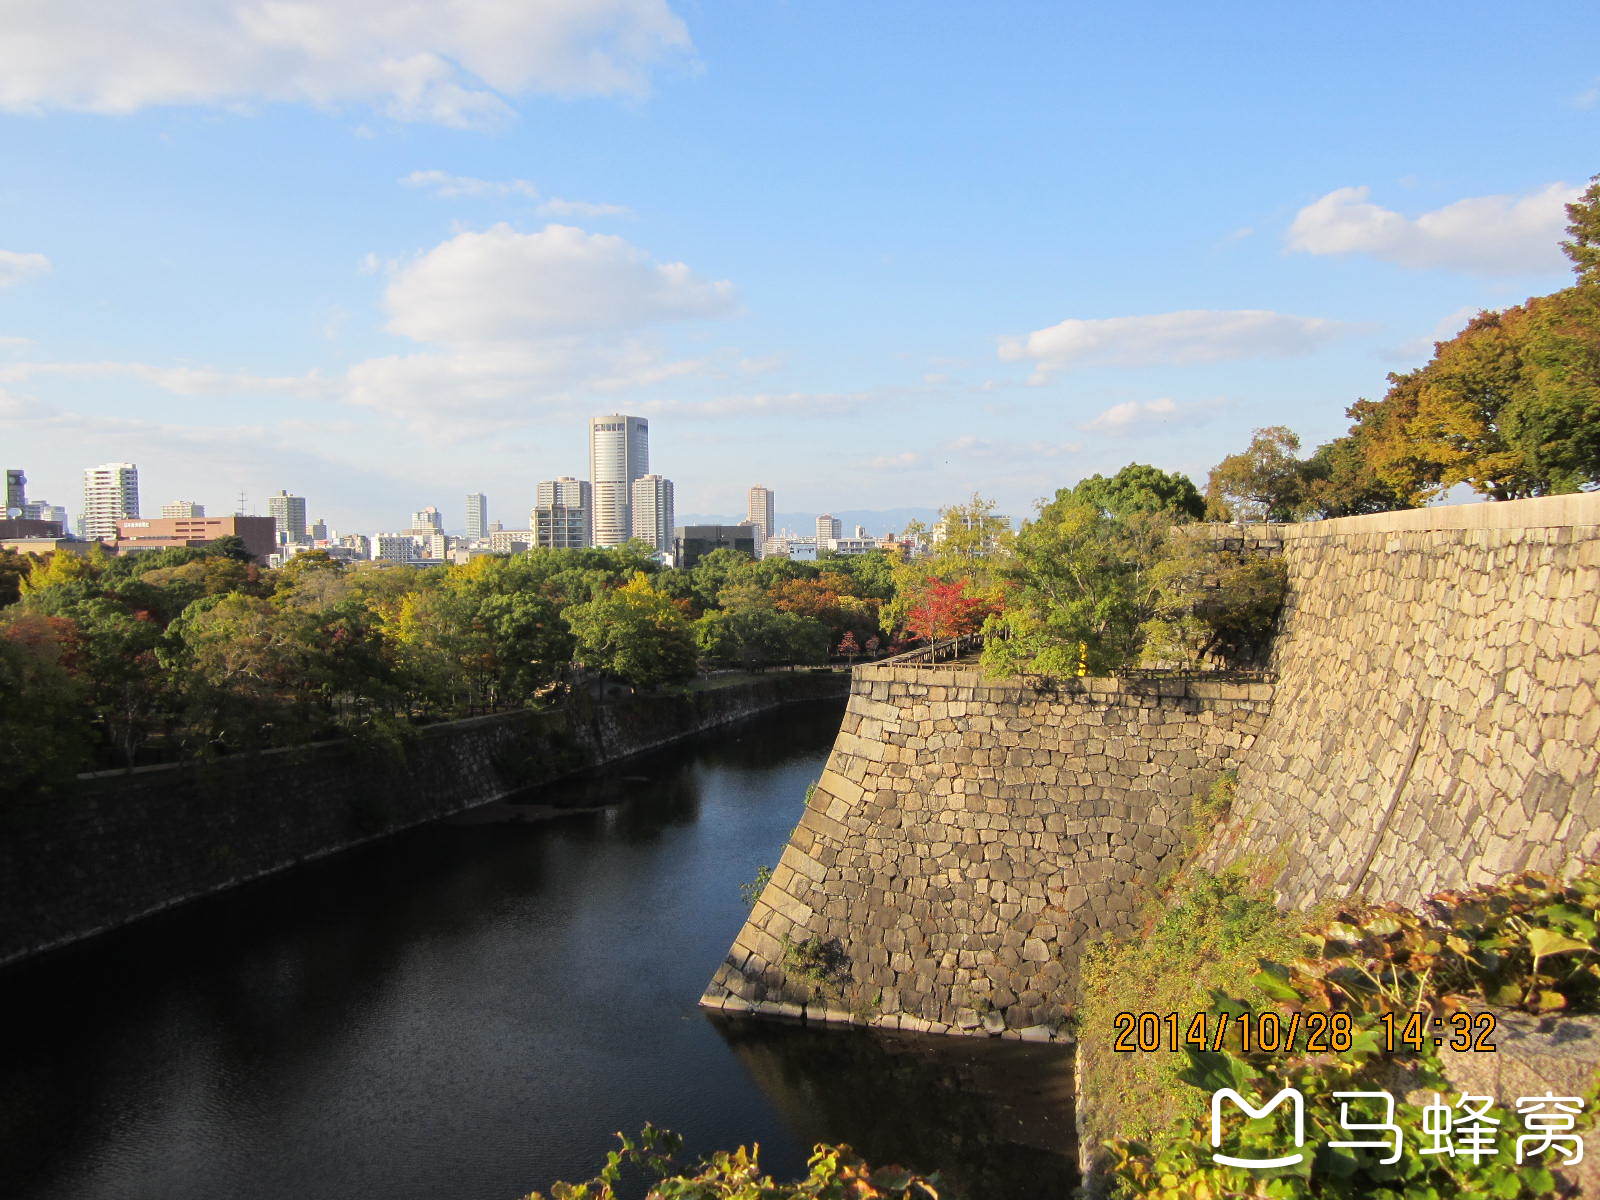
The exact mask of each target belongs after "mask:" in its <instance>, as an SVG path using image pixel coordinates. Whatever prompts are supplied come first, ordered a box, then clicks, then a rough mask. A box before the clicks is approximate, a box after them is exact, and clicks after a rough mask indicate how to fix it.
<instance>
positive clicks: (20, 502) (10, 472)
mask: <svg viewBox="0 0 1600 1200" xmlns="http://www.w3.org/2000/svg"><path fill="white" fill-rule="evenodd" d="M27 506H28V477H27V476H26V475H25V474H23V471H22V468H21V467H7V468H6V511H5V512H3V513H0V517H4V516H8V515H10V511H11V510H12V509H13V508H16V509H22V508H26V507H27Z"/></svg>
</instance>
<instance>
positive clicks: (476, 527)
mask: <svg viewBox="0 0 1600 1200" xmlns="http://www.w3.org/2000/svg"><path fill="white" fill-rule="evenodd" d="M488 536H489V497H487V496H485V495H484V494H483V493H482V492H468V493H467V540H468V541H471V542H477V541H481V540H483V539H484V538H486V537H488Z"/></svg>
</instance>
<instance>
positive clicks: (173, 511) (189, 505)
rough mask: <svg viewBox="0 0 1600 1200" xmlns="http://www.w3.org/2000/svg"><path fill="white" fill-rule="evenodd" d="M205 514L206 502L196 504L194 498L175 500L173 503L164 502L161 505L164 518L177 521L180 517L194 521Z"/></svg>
mask: <svg viewBox="0 0 1600 1200" xmlns="http://www.w3.org/2000/svg"><path fill="white" fill-rule="evenodd" d="M205 515H206V506H205V505H204V504H196V503H195V502H194V501H193V500H174V501H173V502H172V503H171V504H163V505H162V506H161V516H162V519H163V520H168V521H175V520H177V519H178V518H179V517H185V518H187V519H189V520H191V521H192V520H194V519H195V518H196V517H203V516H205Z"/></svg>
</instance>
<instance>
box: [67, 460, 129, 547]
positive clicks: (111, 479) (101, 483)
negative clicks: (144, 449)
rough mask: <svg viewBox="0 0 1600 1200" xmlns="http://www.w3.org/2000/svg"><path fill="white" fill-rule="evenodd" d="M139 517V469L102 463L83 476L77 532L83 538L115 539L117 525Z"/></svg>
mask: <svg viewBox="0 0 1600 1200" xmlns="http://www.w3.org/2000/svg"><path fill="white" fill-rule="evenodd" d="M138 515H139V468H138V467H136V466H134V465H133V464H132V463H102V464H100V465H99V466H98V467H89V468H87V469H86V470H85V471H84V473H83V519H82V520H81V521H80V522H79V523H78V528H79V530H80V531H81V532H82V534H83V536H84V537H85V538H88V539H91V540H102V539H105V538H114V537H116V536H117V522H118V521H121V520H123V519H125V518H127V517H137V516H138Z"/></svg>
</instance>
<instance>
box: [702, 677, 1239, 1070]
mask: <svg viewBox="0 0 1600 1200" xmlns="http://www.w3.org/2000/svg"><path fill="white" fill-rule="evenodd" d="M1270 695H1271V689H1270V688H1269V687H1267V686H1265V685H1262V684H1184V683H1173V682H1163V683H1160V684H1155V683H1151V684H1146V685H1140V684H1136V683H1118V682H1114V681H1109V680H1073V681H1070V682H1069V683H1066V684H1062V685H1060V686H1059V688H1058V689H1057V690H1048V691H1041V690H1039V688H1038V687H1036V686H1034V685H1031V684H1026V683H1022V682H1018V681H1006V682H1000V683H992V682H987V681H985V680H984V679H983V678H982V676H981V675H980V674H979V673H978V672H977V671H976V670H970V669H969V670H963V669H958V668H931V669H930V668H916V667H906V666H873V667H861V668H857V670H856V672H855V680H854V683H853V686H852V689H851V695H850V704H849V707H848V709H847V710H846V713H845V718H844V723H843V726H842V728H841V729H840V732H839V737H838V740H837V742H836V743H835V745H834V749H833V752H832V754H831V756H830V757H829V759H828V765H827V769H826V770H825V771H824V773H823V775H822V778H821V779H820V781H819V782H818V784H817V786H816V789H815V790H814V792H813V793H812V795H811V797H810V799H809V801H808V803H807V805H806V811H805V815H804V816H803V817H802V818H801V821H800V824H799V826H798V828H797V829H796V830H795V832H794V835H793V837H792V838H791V839H790V842H789V845H788V848H787V849H786V850H785V851H784V853H783V857H782V859H781V860H780V861H779V863H778V866H777V868H776V870H775V872H774V874H773V877H772V880H771V882H770V883H769V884H768V886H767V888H766V890H765V891H764V892H763V893H762V895H761V898H760V899H759V900H758V901H757V903H756V905H755V908H754V910H753V911H752V912H751V915H750V919H749V921H748V923H747V924H746V925H745V927H744V929H743V930H742V931H741V932H740V934H739V936H738V939H737V940H736V941H735V942H734V944H733V947H732V949H731V950H730V951H729V954H728V957H727V960H726V961H725V962H724V963H723V965H722V966H721V968H720V969H719V970H718V971H717V973H716V976H715V978H714V979H713V980H712V983H711V985H710V987H709V988H708V989H707V992H706V996H705V999H704V1001H703V1003H705V1004H706V1005H707V1006H708V1007H713V1008H732V1009H735V1010H750V1009H755V1010H757V1011H762V1012H771V1013H779V1014H790V1015H799V1014H800V1013H801V1012H802V1010H803V1011H804V1013H805V1015H806V1016H807V1017H808V1018H810V1019H820V1020H852V1019H853V1020H862V1021H871V1022H872V1023H874V1024H879V1025H886V1026H888V1027H890V1028H897V1029H899V1028H903V1029H912V1030H923V1031H926V1030H932V1031H936V1032H961V1031H973V1032H975V1031H978V1030H980V1029H987V1031H988V1032H991V1033H998V1032H1002V1031H1005V1032H1008V1033H1010V1034H1011V1035H1012V1036H1024V1035H1025V1036H1028V1037H1030V1038H1038V1039H1041V1040H1042V1039H1046V1038H1049V1037H1051V1036H1053V1033H1054V1030H1055V1026H1056V1024H1057V1023H1058V1022H1059V1021H1060V1019H1061V1017H1062V1016H1063V1015H1064V1013H1065V1009H1064V1007H1063V1001H1064V999H1065V997H1066V995H1067V994H1068V991H1069V988H1070V985H1071V983H1072V976H1073V972H1074V970H1075V967H1076V963H1077V957H1078V953H1079V951H1080V949H1081V948H1082V946H1083V944H1084V943H1085V942H1086V941H1088V940H1090V939H1092V938H1094V937H1096V936H1098V935H1099V934H1101V933H1103V932H1105V931H1107V930H1114V931H1118V932H1121V931H1125V930H1127V929H1128V928H1129V927H1130V925H1131V924H1132V920H1133V913H1134V905H1135V902H1136V897H1135V889H1134V887H1133V884H1134V881H1135V880H1138V879H1146V880H1148V879H1154V878H1155V877H1156V875H1157V874H1159V872H1160V871H1161V869H1162V867H1163V865H1164V864H1165V863H1167V862H1168V860H1169V859H1170V858H1171V856H1172V854H1173V852H1174V851H1175V850H1176V849H1177V848H1178V845H1179V842H1180V836H1181V832H1182V830H1183V828H1184V826H1185V825H1186V824H1187V823H1188V822H1189V820H1190V813H1191V808H1192V803H1193V798H1194V797H1195V795H1196V794H1197V793H1199V792H1203V791H1204V790H1205V789H1206V788H1207V787H1209V785H1210V784H1211V782H1212V780H1214V779H1215V778H1216V777H1217V775H1218V774H1219V773H1221V772H1222V771H1224V770H1227V769H1230V768H1233V767H1236V766H1237V765H1238V764H1239V762H1240V760H1241V758H1242V756H1243V754H1244V752H1245V751H1246V750H1247V749H1248V747H1249V746H1250V744H1251V743H1252V741H1253V740H1254V739H1255V736H1256V733H1257V731H1258V730H1259V729H1260V728H1261V725H1262V723H1263V721H1264V720H1265V717H1266V712H1267V708H1268V704H1269V700H1270Z"/></svg>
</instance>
